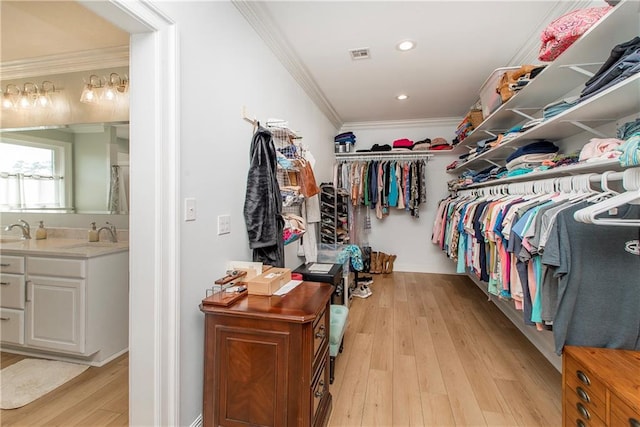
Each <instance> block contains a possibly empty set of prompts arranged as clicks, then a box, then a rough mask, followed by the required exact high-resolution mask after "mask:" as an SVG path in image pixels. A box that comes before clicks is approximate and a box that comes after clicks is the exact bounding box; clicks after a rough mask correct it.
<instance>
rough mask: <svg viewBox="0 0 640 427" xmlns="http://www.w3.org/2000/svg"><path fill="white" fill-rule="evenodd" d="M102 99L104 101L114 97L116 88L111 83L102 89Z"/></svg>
mask: <svg viewBox="0 0 640 427" xmlns="http://www.w3.org/2000/svg"><path fill="white" fill-rule="evenodd" d="M102 99H104V100H105V101H113V100H115V99H116V89H115V88H114V87H113V85H112V84H109V86H107V87H106V88H105V89H104V92H102Z"/></svg>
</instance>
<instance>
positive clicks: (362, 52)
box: [349, 47, 370, 59]
mask: <svg viewBox="0 0 640 427" xmlns="http://www.w3.org/2000/svg"><path fill="white" fill-rule="evenodd" d="M349 53H350V54H351V59H369V58H370V54H369V48H368V47H362V48H359V49H349Z"/></svg>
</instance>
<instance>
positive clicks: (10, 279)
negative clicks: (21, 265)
mask: <svg viewBox="0 0 640 427" xmlns="http://www.w3.org/2000/svg"><path fill="white" fill-rule="evenodd" d="M24 300H25V294H24V275H22V274H5V273H1V274H0V304H2V307H5V308H18V309H24Z"/></svg>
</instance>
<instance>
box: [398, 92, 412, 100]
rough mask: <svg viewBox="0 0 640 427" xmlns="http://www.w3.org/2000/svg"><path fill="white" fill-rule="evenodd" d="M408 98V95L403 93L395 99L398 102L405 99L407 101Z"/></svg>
mask: <svg viewBox="0 0 640 427" xmlns="http://www.w3.org/2000/svg"><path fill="white" fill-rule="evenodd" d="M408 98H409V95H405V94H404V93H403V94H400V95H398V96H396V99H397V100H398V101H404V100H405V99H408Z"/></svg>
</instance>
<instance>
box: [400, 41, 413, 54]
mask: <svg viewBox="0 0 640 427" xmlns="http://www.w3.org/2000/svg"><path fill="white" fill-rule="evenodd" d="M415 47H416V42H414V41H413V40H402V41H401V42H399V43H398V44H397V45H396V49H398V50H400V51H402V52H406V51H407V50H411V49H413V48H415Z"/></svg>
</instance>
